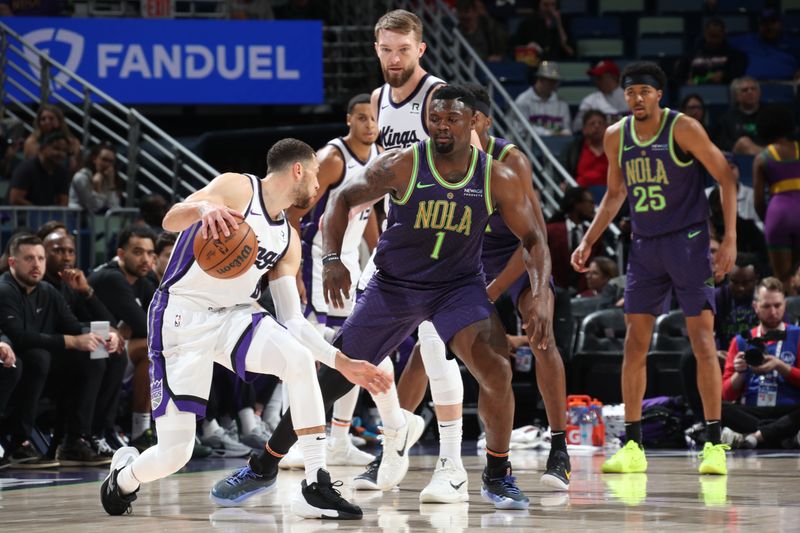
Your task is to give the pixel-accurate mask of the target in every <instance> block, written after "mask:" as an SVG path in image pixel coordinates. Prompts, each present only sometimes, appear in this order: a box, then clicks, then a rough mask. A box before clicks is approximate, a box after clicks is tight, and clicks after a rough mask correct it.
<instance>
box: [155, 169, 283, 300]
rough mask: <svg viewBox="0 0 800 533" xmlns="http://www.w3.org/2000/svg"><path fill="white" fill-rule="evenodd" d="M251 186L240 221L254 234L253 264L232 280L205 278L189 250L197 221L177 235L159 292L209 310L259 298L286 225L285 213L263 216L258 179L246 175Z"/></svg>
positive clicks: (277, 257) (279, 254) (279, 250)
mask: <svg viewBox="0 0 800 533" xmlns="http://www.w3.org/2000/svg"><path fill="white" fill-rule="evenodd" d="M246 176H247V177H248V178H249V179H250V182H251V185H252V186H253V196H252V197H251V199H250V205H249V206H248V207H247V210H246V211H245V217H244V220H245V222H247V223H248V224H249V225H250V227H251V228H252V229H253V231H254V232H255V234H256V238H257V239H258V250H254V251H253V253H256V261H255V263H254V264H253V265H252V266H251V267H250V268H249V269H248V270H247V271H246V272H245V273H243V274H242V275H240V276H238V277H236V278H232V279H217V278H213V277H211V276H209V275H208V274H206V273H205V272H203V270H202V269H201V268H200V267H199V266H198V265H197V262H196V261H195V258H194V253H193V251H192V244H193V242H194V238H195V235H197V233H198V232H199V231H200V222H196V223H195V224H192V225H191V226H190V227H188V228H186V229H185V230H183V231H182V232H181V234H180V235H179V236H178V240H177V242H176V243H175V247H174V248H173V250H172V257H170V259H169V263H168V264H167V269H166V271H165V272H164V278H163V280H162V281H161V286H160V287H159V289H160V290H161V291H162V292H168V293H169V294H170V295H171V296H180V297H183V298H187V299H189V300H192V301H193V302H194V303H196V304H197V305H200V306H206V305H207V306H208V307H210V308H221V307H232V306H235V305H241V304H250V303H252V302H253V301H254V300H257V299H258V298H259V297H260V296H261V289H262V285H261V280H262V277H263V276H264V274H266V273H267V272H268V271H269V270H270V269H271V268H272V267H274V266H275V264H276V263H277V262H278V261H280V259H281V258H282V257H283V256H284V254H286V250H288V249H289V235H290V232H289V222H288V220H287V219H286V215H285V213H282V214H281V217H280V218H279V219H278V220H272V219H271V218H270V216H269V214H268V213H267V209H266V202H265V201H264V197H263V193H262V191H261V180H260V179H258V178H257V177H255V176H252V175H250V174H246Z"/></svg>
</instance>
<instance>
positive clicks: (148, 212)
mask: <svg viewBox="0 0 800 533" xmlns="http://www.w3.org/2000/svg"><path fill="white" fill-rule="evenodd" d="M168 209H169V203H168V202H167V200H166V198H164V197H163V196H161V195H160V194H158V193H155V194H148V195H147V196H145V197H144V198H142V200H141V202H140V203H139V215H140V217H141V222H142V223H144V225H145V226H147V227H148V228H149V229H150V231H152V232H153V234H155V235H158V234H159V233H161V231H162V227H161V222H162V221H163V220H164V215H166V214H167V210H168Z"/></svg>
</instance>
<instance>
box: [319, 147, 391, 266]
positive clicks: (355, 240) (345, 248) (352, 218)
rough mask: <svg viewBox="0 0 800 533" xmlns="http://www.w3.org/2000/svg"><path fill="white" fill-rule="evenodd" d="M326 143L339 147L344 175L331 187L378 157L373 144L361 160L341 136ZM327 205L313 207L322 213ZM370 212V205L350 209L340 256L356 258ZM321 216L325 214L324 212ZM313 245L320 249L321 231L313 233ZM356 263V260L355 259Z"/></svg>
mask: <svg viewBox="0 0 800 533" xmlns="http://www.w3.org/2000/svg"><path fill="white" fill-rule="evenodd" d="M328 144H330V145H333V146H335V147H336V148H338V149H339V151H340V152H341V153H342V158H343V159H344V176H343V177H342V179H341V181H340V182H339V183H337V184H336V185H335V186H334V187H331V189H334V188H337V187H339V186H341V185H343V184H345V183H347V182H349V181H351V180H353V179H354V178H355V177H357V176H360V175H361V174H363V173H364V170H365V169H366V168H367V165H368V164H369V162H370V161H372V160H373V159H375V158H376V157H378V146H377V145H376V144H373V145H372V146H371V147H370V149H369V157H368V158H367V160H366V161H361V160H360V159H359V158H358V157H357V156H356V154H354V153H353V152H352V151H351V150H350V147H349V146H347V143H346V142H344V139H342V138H341V137H339V138H336V139H332V140H331V141H329V142H328ZM329 198H330V195H326V196H325V199H324V201H325V202H326V204H327V201H328V199H329ZM326 208H327V205H322V206H318V207H315V209H314V211H315V212H320V213H324V212H325V209H326ZM371 212H372V206H369V207H367V208H366V209H364V210H363V211H351V212H350V213H349V216H348V222H347V229H345V232H344V238H343V239H342V250H341V252H340V254H339V255H340V256H342V257H344V256H346V255H347V256H350V255H354V256H355V257H356V258H358V246H359V245H360V244H361V238H362V237H363V236H364V230H365V229H366V227H367V221H368V220H369V214H370V213H371ZM322 216H325V215H324V214H323V215H322ZM312 244H313V246H314V247H316V248H319V249H320V250H321V249H322V232H321V231H317V232H316V233H315V234H314V239H313V241H312ZM356 263H358V261H356Z"/></svg>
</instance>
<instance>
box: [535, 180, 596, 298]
mask: <svg viewBox="0 0 800 533" xmlns="http://www.w3.org/2000/svg"><path fill="white" fill-rule="evenodd" d="M592 218H594V198H592V195H591V193H590V192H589V191H587V190H586V189H584V188H583V187H570V188H569V189H567V190H566V191H565V192H564V196H563V197H562V198H561V208H560V209H559V211H558V212H557V213H556V214H555V215H553V217H552V218H551V219H550V221H549V222H548V224H547V246H548V248H550V259H551V262H552V272H553V281H554V283H555V284H556V286H557V287H560V288H562V289H565V290H569V291H570V292H571V293H572V294H577V293H580V292H583V291H585V290H586V289H587V285H586V274H580V273H578V272H576V271H575V270H574V269H573V268H572V267H571V266H570V263H569V261H570V256H571V255H572V252H573V251H574V250H575V248H577V247H578V245H579V244H580V243H581V239H583V235H584V234H585V233H586V230H587V229H589V223H590V222H591V221H592ZM602 249H603V244H602V239H598V241H597V243H596V244H595V246H594V248H593V249H592V254H591V256H590V258H589V260H590V261H591V258H592V257H594V256H597V255H600V253H601V251H602Z"/></svg>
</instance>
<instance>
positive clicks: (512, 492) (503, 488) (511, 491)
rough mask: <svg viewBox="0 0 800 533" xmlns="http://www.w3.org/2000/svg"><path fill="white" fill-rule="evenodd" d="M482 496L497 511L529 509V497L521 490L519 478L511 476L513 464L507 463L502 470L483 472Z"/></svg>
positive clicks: (486, 470)
mask: <svg viewBox="0 0 800 533" xmlns="http://www.w3.org/2000/svg"><path fill="white" fill-rule="evenodd" d="M482 478H483V485H482V486H481V496H483V499H484V500H486V501H487V502H489V503H491V504H494V506H495V508H496V509H527V508H528V505H529V504H530V502H529V500H528V497H527V496H525V494H524V493H523V492H522V491H521V490H519V488H518V487H517V484H516V481H517V478H515V477H514V476H512V475H511V463H509V462H506V464H505V465H504V466H503V467H502V468H497V469H493V470H489V467H488V466H487V467H486V468H484V470H483V476H482Z"/></svg>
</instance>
